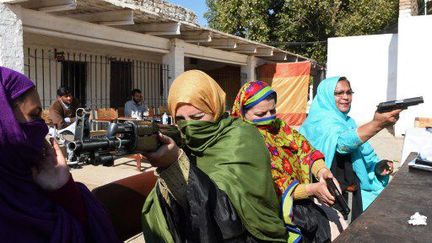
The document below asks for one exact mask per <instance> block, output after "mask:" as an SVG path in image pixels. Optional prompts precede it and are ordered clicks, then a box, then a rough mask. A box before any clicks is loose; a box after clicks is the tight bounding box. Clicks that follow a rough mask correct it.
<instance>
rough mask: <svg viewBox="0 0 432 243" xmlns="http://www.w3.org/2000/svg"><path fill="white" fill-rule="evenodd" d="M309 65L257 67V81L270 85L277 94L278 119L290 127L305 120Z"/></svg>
mask: <svg viewBox="0 0 432 243" xmlns="http://www.w3.org/2000/svg"><path fill="white" fill-rule="evenodd" d="M310 71H311V63H310V62H295V63H276V64H264V65H262V66H260V67H258V77H259V80H261V81H264V82H267V83H268V84H270V85H271V86H272V87H273V89H274V90H275V91H276V93H277V105H276V109H277V113H278V117H279V118H280V119H282V120H284V121H285V122H287V123H288V124H289V125H291V126H299V125H301V124H302V123H303V121H304V120H305V119H306V109H307V97H308V87H309V80H310Z"/></svg>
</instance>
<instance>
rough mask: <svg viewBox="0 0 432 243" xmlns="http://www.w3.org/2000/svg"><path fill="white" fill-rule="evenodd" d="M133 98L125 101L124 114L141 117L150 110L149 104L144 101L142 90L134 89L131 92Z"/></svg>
mask: <svg viewBox="0 0 432 243" xmlns="http://www.w3.org/2000/svg"><path fill="white" fill-rule="evenodd" d="M131 95H132V99H131V100H129V101H128V102H126V103H125V107H124V114H125V116H126V117H139V118H141V117H142V116H143V115H144V114H145V113H147V112H148V108H147V106H145V105H144V104H143V102H142V100H143V97H142V92H141V90H139V89H133V90H132V92H131Z"/></svg>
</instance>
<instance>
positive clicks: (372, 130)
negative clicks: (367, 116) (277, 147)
mask: <svg viewBox="0 0 432 243" xmlns="http://www.w3.org/2000/svg"><path fill="white" fill-rule="evenodd" d="M353 93H354V92H353V91H352V89H351V85H350V82H349V81H348V80H347V79H346V78H345V77H332V78H328V79H325V80H323V81H322V82H321V83H320V85H319V86H318V92H317V95H316V97H315V98H314V100H313V102H312V105H311V108H310V110H309V115H308V117H307V119H306V121H305V122H304V123H303V125H302V126H301V127H300V130H299V131H300V132H301V133H302V134H303V135H304V136H305V137H306V138H307V139H308V140H309V141H310V142H311V143H312V145H313V146H314V147H316V148H317V149H319V150H320V151H321V152H323V153H324V155H325V158H326V160H325V161H326V165H327V167H328V168H330V169H331V170H332V172H333V174H334V175H335V177H336V179H338V181H339V182H340V183H341V187H342V190H344V180H348V181H349V183H348V184H350V183H352V182H353V183H354V184H355V182H358V185H359V186H360V191H361V197H360V191H358V192H359V193H356V194H357V195H358V196H357V198H358V199H360V201H359V200H356V201H355V202H354V203H357V206H359V210H360V212H359V213H357V215H356V213H355V212H356V209H355V208H353V218H355V217H356V216H358V215H359V214H360V213H361V212H362V211H364V210H365V209H366V208H367V207H368V206H369V205H370V204H371V203H372V202H373V201H374V200H375V198H376V197H377V196H378V195H379V194H380V193H381V191H382V190H383V189H384V187H385V186H386V185H387V183H388V179H389V176H388V175H389V174H390V173H391V172H392V171H393V163H392V162H390V161H381V162H380V160H379V158H378V156H377V155H376V153H375V151H374V149H373V148H372V146H371V145H370V144H369V143H368V142H367V140H369V139H370V138H371V137H373V136H374V135H376V134H377V133H378V132H379V131H380V130H382V129H383V128H385V127H387V126H391V125H393V124H394V123H395V122H396V121H397V119H398V118H399V113H400V112H401V110H395V111H391V112H387V113H378V112H375V115H374V118H373V120H372V121H370V122H368V123H366V124H364V125H362V126H360V127H358V126H357V125H356V123H355V121H354V120H353V119H352V118H351V117H349V116H348V112H349V111H350V109H351V101H352V95H353ZM339 161H347V163H344V162H342V163H340V162H339ZM350 171H351V172H353V174H352V175H349V172H350ZM346 186H348V185H347V184H345V187H346ZM355 206H356V205H354V207H355ZM357 211H358V210H357Z"/></svg>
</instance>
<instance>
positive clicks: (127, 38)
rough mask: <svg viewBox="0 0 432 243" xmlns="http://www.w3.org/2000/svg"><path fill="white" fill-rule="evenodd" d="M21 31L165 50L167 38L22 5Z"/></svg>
mask: <svg viewBox="0 0 432 243" xmlns="http://www.w3.org/2000/svg"><path fill="white" fill-rule="evenodd" d="M21 11H22V18H21V20H22V23H23V26H24V32H28V33H36V34H40V35H45V36H54V37H59V38H65V39H70V40H77V41H85V42H89V43H95V44H102V45H108V46H118V47H124V48H129V49H136V50H143V51H151V52H156V53H168V52H169V49H170V45H171V43H170V41H169V40H168V39H164V38H160V37H156V36H152V35H147V34H142V33H135V32H131V31H126V30H121V29H116V28H112V27H108V26H104V25H98V24H92V23H88V22H83V21H78V20H75V19H71V18H66V17H59V16H55V15H51V14H46V13H41V12H39V11H34V10H30V9H25V8H22V9H21Z"/></svg>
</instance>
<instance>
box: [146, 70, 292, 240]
mask: <svg viewBox="0 0 432 243" xmlns="http://www.w3.org/2000/svg"><path fill="white" fill-rule="evenodd" d="M168 107H169V110H170V112H171V114H172V115H173V116H174V117H175V121H176V123H177V125H178V127H179V129H180V131H181V133H182V135H183V137H184V139H185V146H184V147H183V148H182V149H180V148H179V147H178V146H177V145H176V144H175V143H174V142H173V141H172V139H170V138H167V137H165V136H161V140H162V142H164V145H163V146H162V147H161V148H159V150H158V151H156V152H154V153H151V154H148V156H147V157H148V158H149V160H150V162H151V163H152V165H154V166H156V167H158V169H157V172H158V174H159V180H158V182H157V184H156V187H155V189H154V190H153V191H152V192H151V193H150V195H149V197H148V198H147V200H146V203H145V205H144V208H143V231H144V237H145V240H146V242H225V241H235V242H287V238H288V237H291V236H293V234H288V233H287V231H286V229H285V227H284V224H283V221H282V219H281V218H280V217H279V215H278V212H279V204H278V201H277V197H276V194H275V191H274V190H273V183H272V180H271V174H270V160H269V155H268V153H267V150H266V147H265V144H264V141H263V139H262V137H261V135H260V134H259V132H258V131H257V130H256V129H255V128H254V127H253V126H251V125H249V124H247V123H245V122H243V121H242V120H241V119H234V118H232V117H230V116H229V114H227V113H225V92H223V91H222V89H221V88H220V86H219V85H218V84H217V83H216V81H214V80H213V79H212V78H211V77H210V76H208V75H207V74H205V73H204V72H201V71H198V70H192V71H187V72H185V73H183V74H181V75H180V76H179V77H178V78H177V79H176V80H174V82H173V84H172V85H171V89H170V92H169V96H168ZM183 151H184V152H183ZM186 154H187V156H186ZM289 239H293V238H292V237H291V238H289Z"/></svg>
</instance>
